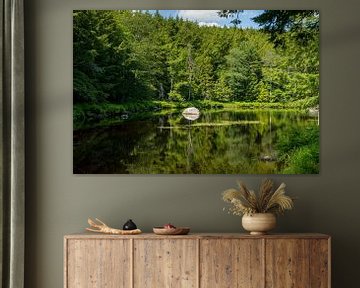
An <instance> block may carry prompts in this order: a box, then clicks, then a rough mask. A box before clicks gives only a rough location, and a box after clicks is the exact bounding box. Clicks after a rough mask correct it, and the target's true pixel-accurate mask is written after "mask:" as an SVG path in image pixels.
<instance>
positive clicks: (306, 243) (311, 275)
mask: <svg viewBox="0 0 360 288" xmlns="http://www.w3.org/2000/svg"><path fill="white" fill-rule="evenodd" d="M328 252H329V251H328V240H327V239H266V255H265V258H266V264H265V266H266V288H288V287H292V288H304V287H309V288H325V287H328V273H329V272H328V263H329V262H328V257H329V254H328Z"/></svg>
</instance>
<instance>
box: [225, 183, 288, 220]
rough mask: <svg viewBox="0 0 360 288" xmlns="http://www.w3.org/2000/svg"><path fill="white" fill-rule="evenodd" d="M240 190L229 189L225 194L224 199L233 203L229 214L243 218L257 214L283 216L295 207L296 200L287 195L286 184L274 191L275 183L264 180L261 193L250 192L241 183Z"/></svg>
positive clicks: (239, 184)
mask: <svg viewBox="0 0 360 288" xmlns="http://www.w3.org/2000/svg"><path fill="white" fill-rule="evenodd" d="M238 186H239V189H228V190H226V191H224V192H223V194H222V198H223V200H224V201H225V202H228V203H231V205H232V206H231V207H230V208H229V212H230V213H232V214H234V215H238V216H242V215H252V214H256V213H273V214H283V213H284V212H285V210H291V209H292V208H293V207H294V198H291V197H290V196H287V195H285V187H286V185H285V184H284V183H281V184H280V186H279V187H278V188H277V189H276V190H273V186H274V182H273V181H272V180H270V179H264V180H263V181H262V183H261V185H260V189H259V193H255V192H254V191H252V190H249V189H248V188H247V187H246V185H245V184H244V183H243V182H241V181H239V182H238Z"/></svg>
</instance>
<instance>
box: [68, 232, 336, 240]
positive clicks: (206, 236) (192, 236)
mask: <svg viewBox="0 0 360 288" xmlns="http://www.w3.org/2000/svg"><path fill="white" fill-rule="evenodd" d="M209 238H215V239H329V238H330V236H329V235H325V234H320V233H287V234H266V235H250V234H249V233H190V234H188V235H156V234H154V233H142V234H139V235H109V234H101V233H91V232H84V233H76V234H69V235H65V239H209Z"/></svg>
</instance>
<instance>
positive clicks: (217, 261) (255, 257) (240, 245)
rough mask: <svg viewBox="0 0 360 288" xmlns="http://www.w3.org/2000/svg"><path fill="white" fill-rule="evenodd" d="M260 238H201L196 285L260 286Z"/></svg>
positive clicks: (262, 264) (213, 286) (258, 287)
mask: <svg viewBox="0 0 360 288" xmlns="http://www.w3.org/2000/svg"><path fill="white" fill-rule="evenodd" d="M262 241H263V240H259V239H203V240H201V241H200V287H203V288H207V287H211V288H237V287H239V288H240V287H241V288H262V287H264V277H263V268H264V261H263V253H264V251H263V244H262Z"/></svg>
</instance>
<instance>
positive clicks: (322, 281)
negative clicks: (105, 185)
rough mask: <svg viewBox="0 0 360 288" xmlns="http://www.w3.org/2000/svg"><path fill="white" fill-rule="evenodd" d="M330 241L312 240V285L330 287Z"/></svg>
mask: <svg viewBox="0 0 360 288" xmlns="http://www.w3.org/2000/svg"><path fill="white" fill-rule="evenodd" d="M329 255H330V251H329V241H328V240H324V239H314V240H311V241H310V267H311V269H310V287H311V288H328V287H330V286H329V283H328V282H330V281H329V273H330V265H331V264H330V259H329V258H330V257H329Z"/></svg>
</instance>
